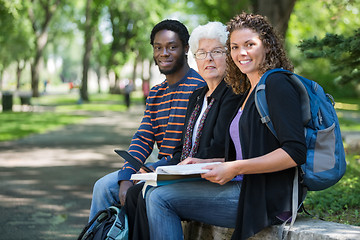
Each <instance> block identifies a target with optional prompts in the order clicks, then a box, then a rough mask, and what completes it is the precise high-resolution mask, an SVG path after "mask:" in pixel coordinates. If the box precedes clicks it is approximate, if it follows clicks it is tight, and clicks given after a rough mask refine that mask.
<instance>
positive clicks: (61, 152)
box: [0, 106, 144, 240]
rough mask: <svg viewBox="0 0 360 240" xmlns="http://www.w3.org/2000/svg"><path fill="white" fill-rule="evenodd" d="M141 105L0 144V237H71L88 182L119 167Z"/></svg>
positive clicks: (81, 216) (82, 212) (83, 211)
mask: <svg viewBox="0 0 360 240" xmlns="http://www.w3.org/2000/svg"><path fill="white" fill-rule="evenodd" d="M143 111H144V107H142V106H137V107H135V106H134V107H132V108H131V109H130V111H129V112H127V113H115V112H101V113H97V114H96V116H93V117H92V118H90V119H88V120H86V121H85V122H83V123H82V124H76V125H69V126H66V127H63V128H59V129H58V130H55V131H51V132H48V133H45V134H38V135H33V136H30V137H27V138H24V139H21V140H18V141H11V142H2V143H0V216H1V217H0V239H2V240H11V239H14V240H15V239H16V240H28V239H29V240H30V239H31V240H34V239H36V240H40V239H46V240H57V239H59V240H60V239H61V240H66V239H71V240H73V239H77V236H78V234H79V233H80V232H81V230H82V228H83V226H84V225H85V224H86V222H87V218H88V214H89V208H90V203H91V191H92V186H93V184H94V182H95V181H96V180H97V179H98V178H99V177H101V176H103V175H105V174H106V173H109V172H112V171H115V170H116V169H119V168H120V167H121V166H122V160H121V158H120V157H118V156H117V155H116V154H115V153H114V152H113V149H115V148H123V149H126V148H127V147H128V145H129V143H130V139H131V137H132V135H133V133H134V132H135V130H136V129H137V127H138V126H139V123H140V121H141V116H142V114H143Z"/></svg>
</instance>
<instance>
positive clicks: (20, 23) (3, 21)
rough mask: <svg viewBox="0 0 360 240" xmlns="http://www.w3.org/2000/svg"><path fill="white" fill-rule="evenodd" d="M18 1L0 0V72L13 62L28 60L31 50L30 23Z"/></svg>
mask: <svg viewBox="0 0 360 240" xmlns="http://www.w3.org/2000/svg"><path fill="white" fill-rule="evenodd" d="M25 10H26V9H25V8H24V6H22V4H21V3H20V2H19V1H8V0H0V15H1V18H0V46H1V48H0V70H2V69H4V68H6V67H7V66H8V65H10V64H11V63H12V62H14V61H20V60H27V59H29V58H30V56H31V54H32V52H31V50H32V48H33V44H32V40H33V38H32V36H31V31H30V30H29V29H30V22H28V21H26V19H25V18H24V16H23V14H24V13H25Z"/></svg>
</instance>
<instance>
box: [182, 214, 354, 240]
mask: <svg viewBox="0 0 360 240" xmlns="http://www.w3.org/2000/svg"><path fill="white" fill-rule="evenodd" d="M279 227H280V226H271V227H268V228H265V229H264V230H263V231H261V232H259V233H258V234H256V235H255V236H253V237H251V238H250V239H249V240H274V239H278V238H277V236H278V235H277V233H278V230H279ZM183 228H184V238H185V240H212V239H213V240H227V239H230V238H231V235H232V232H233V229H229V228H222V227H216V226H211V225H207V224H203V223H198V222H183ZM286 239H287V240H345V239H346V240H360V227H357V226H352V225H345V224H340V223H334V222H326V221H322V220H319V219H312V218H307V217H298V218H297V219H296V221H295V224H294V226H293V227H292V228H291V229H290V231H289V234H288V236H287V238H286Z"/></svg>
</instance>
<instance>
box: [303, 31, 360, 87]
mask: <svg viewBox="0 0 360 240" xmlns="http://www.w3.org/2000/svg"><path fill="white" fill-rule="evenodd" d="M359 46H360V28H358V29H356V30H355V31H354V33H353V34H352V35H351V36H348V37H345V36H343V35H338V34H327V35H326V36H325V37H324V38H322V39H318V38H317V37H314V38H312V39H308V40H305V41H303V42H302V43H301V44H300V45H299V48H300V50H301V51H302V52H303V53H304V54H305V56H306V57H307V58H310V59H314V58H327V59H329V60H330V62H331V66H332V68H331V70H332V71H334V72H337V73H339V74H340V76H339V78H338V79H339V82H340V83H341V84H349V83H351V82H352V83H353V84H354V86H356V85H357V84H359V83H360V48H359Z"/></svg>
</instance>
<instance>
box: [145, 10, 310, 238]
mask: <svg viewBox="0 0 360 240" xmlns="http://www.w3.org/2000/svg"><path fill="white" fill-rule="evenodd" d="M227 29H228V31H229V38H228V41H227V47H228V49H229V50H230V51H229V54H228V55H227V62H228V71H227V76H226V81H227V82H228V83H229V84H230V85H231V86H232V88H233V90H234V92H236V93H244V94H245V96H246V97H244V99H242V100H241V101H239V104H238V111H237V114H236V115H235V116H234V118H233V120H232V121H231V123H230V126H229V129H228V130H227V133H228V134H227V138H226V146H225V148H226V152H225V159H226V162H223V163H220V164H215V165H210V166H207V167H205V168H206V169H209V170H210V171H208V172H207V173H204V174H202V177H203V178H205V179H207V180H209V182H206V184H204V183H202V187H196V186H194V184H188V183H181V184H177V185H176V189H175V185H168V186H164V187H159V188H155V189H154V190H153V191H152V192H151V193H150V194H149V195H148V196H147V202H146V203H147V209H148V216H149V226H150V233H151V239H156V240H161V239H182V235H181V226H180V223H179V221H180V219H182V218H185V219H186V218H188V219H194V220H198V221H203V222H206V223H210V224H213V225H218V226H224V227H230V228H235V231H234V234H233V236H232V239H247V238H249V237H251V236H252V235H254V234H255V233H257V232H259V231H261V230H262V229H263V228H265V227H267V226H269V225H272V224H278V223H281V222H283V221H285V220H287V219H288V218H289V217H290V216H291V214H289V212H290V211H291V210H292V209H291V197H292V194H291V192H292V188H293V184H292V180H293V178H294V174H295V171H296V168H295V167H296V166H299V165H301V164H303V163H304V162H305V159H306V145H305V137H304V133H303V124H302V122H301V105H300V96H299V93H298V92H297V90H296V89H295V87H294V86H292V84H291V83H290V82H289V81H288V80H287V79H286V78H288V76H286V75H285V74H278V73H275V74H272V75H270V76H269V78H268V80H267V86H266V91H267V92H266V96H267V102H268V107H269V112H270V115H271V118H272V122H273V125H274V128H275V131H276V132H277V135H278V139H277V138H275V137H274V136H273V134H272V133H271V132H270V130H269V129H268V128H267V127H266V125H265V124H262V123H261V120H260V116H259V114H258V112H257V109H256V106H255V100H254V89H255V87H256V85H257V83H258V82H259V80H260V78H261V76H262V75H263V74H264V73H265V72H266V71H267V70H270V69H273V68H280V67H282V68H284V69H288V70H292V68H293V67H292V65H291V63H290V62H289V60H288V59H287V57H286V54H285V51H284V48H283V46H282V43H281V41H280V40H279V37H278V36H277V35H276V33H275V31H274V29H273V27H272V26H271V25H270V24H269V23H268V21H267V20H266V19H265V18H264V17H262V16H260V15H252V14H246V13H243V14H240V15H238V16H235V17H234V18H233V19H231V21H230V22H229V23H228V27H227ZM211 160H212V159H208V160H205V161H211ZM203 161H204V160H203ZM239 175H240V176H241V177H243V180H242V184H241V194H240V190H239V189H236V187H238V186H239V184H236V181H234V178H235V177H239ZM235 179H237V178H235ZM218 198H220V199H218Z"/></svg>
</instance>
